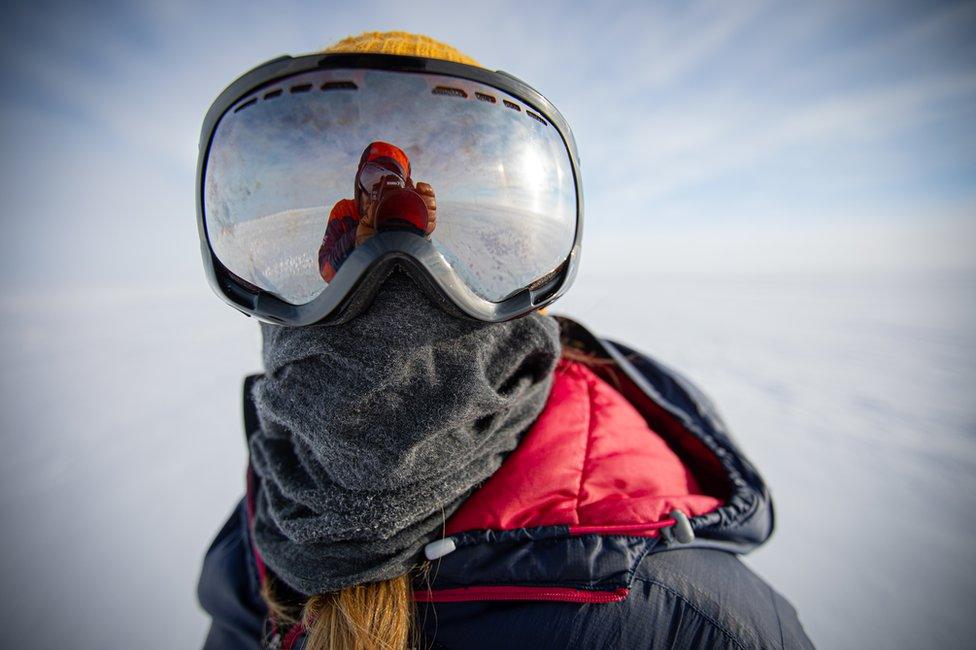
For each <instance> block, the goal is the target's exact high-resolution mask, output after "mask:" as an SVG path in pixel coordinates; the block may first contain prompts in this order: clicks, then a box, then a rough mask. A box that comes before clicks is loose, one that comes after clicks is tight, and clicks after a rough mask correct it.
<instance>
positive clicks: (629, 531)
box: [568, 519, 677, 537]
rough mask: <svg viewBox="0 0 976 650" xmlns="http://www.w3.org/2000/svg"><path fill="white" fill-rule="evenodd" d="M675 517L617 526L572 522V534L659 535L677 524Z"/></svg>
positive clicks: (570, 526)
mask: <svg viewBox="0 0 976 650" xmlns="http://www.w3.org/2000/svg"><path fill="white" fill-rule="evenodd" d="M675 523H677V522H675V520H674V519H662V520H661V521H654V522H650V523H646V524H620V525H617V526H580V525H575V524H570V525H569V526H568V528H569V534H570V535H630V536H632V537H657V536H658V534H659V533H658V531H660V530H661V529H662V528H667V527H668V526H674V525H675Z"/></svg>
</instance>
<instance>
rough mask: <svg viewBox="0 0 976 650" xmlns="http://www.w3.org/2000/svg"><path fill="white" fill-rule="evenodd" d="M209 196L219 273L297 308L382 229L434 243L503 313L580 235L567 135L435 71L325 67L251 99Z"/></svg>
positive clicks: (208, 186) (234, 112)
mask: <svg viewBox="0 0 976 650" xmlns="http://www.w3.org/2000/svg"><path fill="white" fill-rule="evenodd" d="M390 161H395V162H396V164H395V165H391V164H390ZM393 169H400V170H404V171H405V170H408V169H409V174H410V176H408V177H406V178H404V177H403V176H401V175H398V174H396V173H394V172H393V171H392V170H393ZM203 191H204V197H203V198H204V217H205V224H206V228H207V235H208V237H209V240H210V245H211V247H212V249H213V251H214V253H215V254H216V256H217V258H218V259H219V260H220V262H221V263H222V264H223V265H224V266H226V267H227V268H228V269H229V270H230V271H231V272H232V273H234V274H235V275H237V276H238V277H240V278H242V279H243V280H245V281H247V282H249V283H251V284H253V285H256V286H257V287H259V288H261V289H263V290H265V291H269V292H272V293H274V294H276V295H278V296H279V297H280V298H281V299H283V300H285V301H287V302H290V303H292V304H304V303H306V302H309V301H310V300H312V299H314V298H315V297H316V296H317V295H319V294H320V293H321V292H322V291H323V290H324V289H325V288H326V286H327V285H328V283H329V282H330V281H331V280H332V278H333V277H334V276H335V274H336V273H338V272H339V271H340V269H341V267H342V264H343V263H344V261H345V260H346V259H348V257H349V255H351V254H352V253H353V251H354V250H355V248H356V246H358V245H361V244H362V243H363V242H364V241H366V240H367V239H368V238H369V237H373V236H382V233H383V231H384V230H408V231H413V232H415V234H417V235H418V236H423V237H427V238H428V239H429V240H430V242H431V243H432V244H433V246H434V247H435V249H436V250H437V251H438V252H439V253H440V254H441V255H442V256H443V257H444V259H445V261H446V262H447V263H448V264H449V265H450V266H451V267H452V268H453V270H454V271H455V273H457V274H458V276H459V277H460V278H461V279H462V281H463V282H465V283H466V284H467V285H468V287H469V288H470V289H471V290H472V291H473V292H474V293H476V294H477V295H479V296H481V297H482V298H485V299H486V300H491V301H495V302H498V301H501V300H503V299H504V298H506V297H508V296H509V295H510V294H512V293H513V292H515V291H518V290H520V289H523V288H525V287H527V286H529V285H530V284H532V283H533V282H535V281H537V280H539V279H540V278H542V277H544V276H547V275H549V274H551V273H552V272H553V271H554V270H555V269H557V268H558V267H559V266H560V265H561V264H562V263H563V262H564V261H565V260H566V258H567V257H568V255H569V253H570V250H571V248H572V245H573V240H574V237H575V232H576V219H577V205H576V185H575V179H574V177H573V170H572V163H571V162H570V157H569V153H568V151H567V149H566V145H565V143H564V142H563V140H562V138H561V137H560V135H559V133H558V131H557V130H556V128H555V127H554V126H552V125H551V124H549V123H548V121H547V120H546V119H545V118H543V117H542V116H540V115H538V114H536V113H535V112H534V111H532V110H531V109H530V108H529V107H528V106H526V105H525V104H524V103H522V102H521V101H520V100H518V99H516V98H515V97H512V96H509V95H507V94H506V93H503V92H501V91H500V90H498V89H495V88H493V87H490V86H486V85H482V84H478V83H476V82H472V81H467V80H463V79H458V78H454V77H446V76H440V75H431V74H421V73H400V72H389V71H381V70H320V71H315V72H310V73H305V74H301V75H296V76H293V77H290V78H288V79H286V80H284V81H282V82H280V83H278V84H277V85H271V86H269V87H266V88H263V89H262V90H261V91H260V92H257V93H255V94H253V95H250V96H248V97H245V98H243V99H242V100H241V101H240V102H238V104H236V105H235V106H234V107H233V108H231V110H229V111H228V112H227V113H226V114H225V115H224V116H223V117H222V118H221V120H220V122H219V123H218V125H217V128H216V129H215V131H214V135H213V138H212V141H211V144H210V150H209V155H208V158H207V160H206V167H205V177H204V187H203Z"/></svg>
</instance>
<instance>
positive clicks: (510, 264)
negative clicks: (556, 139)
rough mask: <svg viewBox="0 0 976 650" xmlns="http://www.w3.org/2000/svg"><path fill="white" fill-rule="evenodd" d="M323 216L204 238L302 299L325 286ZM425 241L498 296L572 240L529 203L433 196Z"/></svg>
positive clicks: (243, 273)
mask: <svg viewBox="0 0 976 650" xmlns="http://www.w3.org/2000/svg"><path fill="white" fill-rule="evenodd" d="M457 214H463V215H464V217H463V218H457V217H455V216H454V215H457ZM328 218H329V214H328V211H327V210H326V209H325V208H298V209H295V210H286V211H284V212H277V213H275V214H270V215H268V216H266V217H260V218H257V219H250V220H248V221H243V222H241V223H237V224H233V225H229V226H223V227H221V226H214V228H213V231H212V232H211V234H210V237H211V240H212V241H213V246H214V251H215V252H216V253H217V257H218V258H219V259H220V260H221V262H223V263H224V265H225V266H226V267H227V268H229V269H230V270H231V271H233V272H234V273H236V274H238V275H239V276H240V277H242V278H244V279H245V280H247V281H248V282H251V283H253V284H255V285H257V286H259V287H261V288H263V289H265V290H268V291H273V292H274V293H277V294H278V295H279V296H281V297H282V298H284V299H285V300H287V301H289V302H292V303H294V304H303V303H306V302H308V301H309V300H312V299H313V298H315V296H317V295H319V293H321V292H322V289H323V288H324V287H325V283H323V282H322V278H321V276H320V275H319V267H318V250H319V246H320V245H321V243H322V237H323V235H324V234H325V226H326V224H327V223H328ZM431 241H433V242H434V244H435V246H437V248H438V250H440V251H441V253H442V254H444V256H445V258H446V259H447V261H448V263H449V264H451V265H453V266H454V268H455V269H456V270H457V272H458V273H459V274H460V275H461V276H462V277H463V278H464V279H465V280H466V281H467V282H468V283H469V284H471V285H472V286H474V287H475V288H476V289H478V290H479V293H480V294H481V295H483V296H485V297H487V298H489V299H492V300H498V299H500V298H503V297H504V296H505V295H507V294H508V292H509V287H513V286H524V285H526V284H528V283H530V282H532V281H533V280H535V279H536V278H538V277H540V276H542V275H544V274H545V273H546V272H548V271H551V270H553V269H555V268H556V267H557V266H558V265H559V264H560V263H561V262H562V261H563V259H565V257H566V253H567V252H568V251H569V249H570V247H571V246H572V243H573V233H572V231H570V232H569V233H567V232H566V229H565V227H564V226H563V225H562V224H560V223H559V222H558V221H557V220H556V219H552V218H548V217H546V216H544V215H539V214H537V213H534V212H531V211H528V210H514V209H512V208H505V209H499V208H491V207H487V206H483V205H479V204H478V203H473V202H467V203H466V202H461V201H446V200H443V199H439V200H438V214H437V228H436V230H434V232H433V234H432V235H431ZM462 259H463V260H480V261H482V264H481V265H479V267H478V268H471V267H470V266H469V265H465V264H461V263H459V262H458V260H462ZM486 260H487V261H489V263H484V262H485V261H486ZM525 260H541V262H540V263H539V264H538V267H537V268H527V267H526V264H525ZM499 287H502V289H499Z"/></svg>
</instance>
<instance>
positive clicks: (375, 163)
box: [318, 142, 437, 282]
mask: <svg viewBox="0 0 976 650" xmlns="http://www.w3.org/2000/svg"><path fill="white" fill-rule="evenodd" d="M354 196H355V198H354V199H341V200H339V201H338V202H336V204H335V205H334V206H333V207H332V211H331V212H330V214H329V221H328V224H327V225H326V229H325V235H324V236H323V238H322V244H321V246H320V247H319V255H318V259H319V272H320V274H321V275H322V279H323V280H325V281H326V282H331V281H332V278H334V277H335V274H336V273H338V272H339V268H340V267H341V266H342V264H343V263H344V262H345V261H346V259H347V258H348V257H349V255H350V254H351V253H352V251H353V250H354V249H355V248H356V247H357V246H361V245H362V244H363V243H365V242H366V241H367V240H368V239H369V238H370V237H372V236H373V235H374V234H376V233H377V232H383V231H391V230H400V231H406V232H413V233H415V234H417V235H421V236H424V237H427V236H430V234H431V233H432V232H434V228H435V227H436V225H437V201H436V198H435V196H434V189H433V188H432V187H431V186H430V185H429V184H428V183H422V182H418V183H416V184H414V182H413V179H412V178H411V177H410V159H409V158H407V154H406V153H404V151H403V150H402V149H400V148H399V147H397V146H395V145H392V144H389V143H386V142H373V143H371V144H370V145H369V146H367V147H366V149H365V150H363V154H362V156H361V157H360V159H359V166H358V167H357V170H356V180H355V193H354Z"/></svg>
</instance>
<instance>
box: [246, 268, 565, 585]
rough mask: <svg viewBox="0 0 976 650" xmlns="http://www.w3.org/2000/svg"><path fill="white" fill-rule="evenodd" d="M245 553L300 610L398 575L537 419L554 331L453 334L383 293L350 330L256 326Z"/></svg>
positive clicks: (407, 285)
mask: <svg viewBox="0 0 976 650" xmlns="http://www.w3.org/2000/svg"><path fill="white" fill-rule="evenodd" d="M262 334H263V338H264V365H265V375H264V377H263V378H261V379H259V380H258V381H257V382H256V383H255V385H254V388H253V397H254V400H255V404H256V407H257V412H258V418H259V422H260V430H259V431H257V432H256V433H255V434H254V435H253V436H252V438H251V445H250V447H251V449H250V451H251V462H252V464H253V467H254V470H255V472H256V473H257V474H258V476H259V477H260V478H261V481H260V489H259V491H258V494H257V499H256V512H255V519H254V540H255V543H256V544H257V547H258V550H259V551H260V552H261V555H262V557H263V559H264V561H265V563H266V565H267V566H268V567H270V568H271V570H272V571H273V572H274V574H275V575H276V576H277V577H279V578H280V579H281V580H283V581H284V582H285V583H286V584H287V585H288V586H289V587H291V588H292V589H294V590H295V591H298V592H300V593H302V594H305V595H312V594H316V593H322V592H326V591H335V590H338V589H341V588H343V587H348V586H351V585H355V584H361V583H364V582H373V581H377V580H384V579H388V578H392V577H395V576H398V575H401V574H404V573H406V572H408V571H409V570H410V568H411V567H413V566H414V565H415V564H416V563H417V562H418V561H419V559H420V554H421V552H422V549H423V546H424V545H425V544H426V543H427V542H429V541H431V540H432V539H435V538H436V537H438V536H439V534H440V530H441V527H442V525H443V522H444V520H445V519H446V518H447V517H448V516H449V515H450V514H451V513H453V512H454V511H455V510H456V509H457V508H458V507H459V506H460V504H461V503H462V502H463V500H464V499H465V497H467V496H468V495H469V494H470V493H471V491H472V490H473V489H474V488H475V487H476V486H477V485H478V484H479V483H481V482H482V481H484V480H485V479H486V478H488V477H489V476H491V474H492V473H493V472H494V471H495V470H496V469H498V467H499V466H500V465H501V462H502V460H503V458H504V457H505V455H506V454H507V453H508V452H510V451H511V450H512V449H514V448H515V446H516V444H517V443H518V441H519V439H520V436H521V434H523V433H524V432H525V431H526V430H527V429H528V428H529V427H530V426H531V424H532V422H533V421H534V420H535V418H536V417H537V416H538V415H539V413H540V412H541V411H542V409H543V407H544V406H545V402H546V399H547V398H548V395H549V390H550V387H551V384H552V373H553V370H554V368H555V364H556V361H557V359H558V357H559V352H560V347H559V327H558V325H557V323H556V321H555V319H553V318H551V317H549V316H543V315H541V314H538V313H532V314H530V315H528V316H525V317H522V318H517V319H515V320H512V321H508V322H505V323H483V322H477V321H470V320H462V319H458V318H454V317H452V316H449V315H448V314H446V313H444V312H443V311H442V310H441V309H439V308H438V307H436V306H435V305H434V304H433V303H432V302H431V301H430V300H429V299H428V298H427V296H426V295H424V294H423V293H422V292H421V291H420V290H418V289H417V287H416V286H415V285H414V284H413V282H412V281H410V280H409V279H408V278H406V277H405V276H402V275H394V276H392V277H391V278H389V279H388V280H387V281H386V283H385V284H384V286H383V287H381V289H380V291H379V292H378V293H377V296H376V299H375V301H374V303H373V304H372V306H371V307H370V308H369V309H368V310H367V311H366V312H364V313H363V314H361V315H360V316H358V317H357V318H355V319H353V320H351V321H349V322H348V323H346V324H343V325H338V326H331V327H324V326H312V327H280V326H275V325H266V324H265V325H262Z"/></svg>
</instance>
